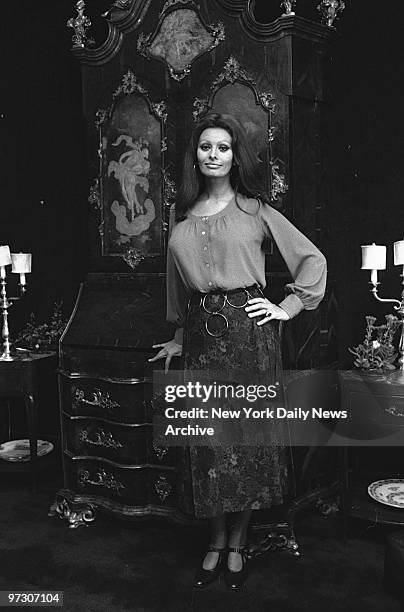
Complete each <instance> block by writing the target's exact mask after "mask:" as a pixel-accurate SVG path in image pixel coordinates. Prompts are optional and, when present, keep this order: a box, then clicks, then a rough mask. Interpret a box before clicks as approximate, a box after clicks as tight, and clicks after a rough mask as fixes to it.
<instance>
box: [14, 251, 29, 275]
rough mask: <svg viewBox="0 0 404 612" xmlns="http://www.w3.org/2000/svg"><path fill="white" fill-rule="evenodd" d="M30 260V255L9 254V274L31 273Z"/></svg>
mask: <svg viewBox="0 0 404 612" xmlns="http://www.w3.org/2000/svg"><path fill="white" fill-rule="evenodd" d="M31 260H32V256H31V253H11V261H12V268H11V272H14V274H20V275H21V274H25V273H26V272H31Z"/></svg>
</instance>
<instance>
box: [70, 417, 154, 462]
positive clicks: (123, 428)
mask: <svg viewBox="0 0 404 612" xmlns="http://www.w3.org/2000/svg"><path fill="white" fill-rule="evenodd" d="M63 423H64V440H65V450H68V451H69V452H70V453H72V454H73V455H81V456H83V455H89V456H93V457H103V458H106V459H110V460H111V461H115V462H117V463H124V464H133V465H136V464H138V463H147V461H148V450H147V447H148V439H149V438H150V436H151V427H150V426H149V425H142V424H140V425H138V426H135V425H118V424H115V423H109V422H108V421H105V420H104V419H91V418H88V417H82V416H67V415H63Z"/></svg>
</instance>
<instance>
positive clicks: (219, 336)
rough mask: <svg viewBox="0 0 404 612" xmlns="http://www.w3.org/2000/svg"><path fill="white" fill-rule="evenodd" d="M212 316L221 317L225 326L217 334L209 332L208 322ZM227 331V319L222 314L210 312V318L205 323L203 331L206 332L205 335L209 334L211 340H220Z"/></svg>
mask: <svg viewBox="0 0 404 612" xmlns="http://www.w3.org/2000/svg"><path fill="white" fill-rule="evenodd" d="M214 316H216V317H222V319H224V320H225V323H226V325H225V326H224V329H222V330H220V331H219V332H217V333H214V332H211V331H210V330H209V321H210V320H211V318H212V317H214ZM228 329H229V321H228V319H227V317H225V316H224V314H221V313H220V312H212V313H211V314H210V316H209V317H208V318H207V319H206V321H205V330H206V333H207V334H209V336H212V337H213V338H221V337H222V336H224V334H225V333H226V332H227V330H228Z"/></svg>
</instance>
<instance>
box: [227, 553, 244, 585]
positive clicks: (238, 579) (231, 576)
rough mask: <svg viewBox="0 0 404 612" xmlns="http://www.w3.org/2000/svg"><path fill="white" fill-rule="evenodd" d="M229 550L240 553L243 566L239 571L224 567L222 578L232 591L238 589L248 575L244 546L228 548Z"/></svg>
mask: <svg viewBox="0 0 404 612" xmlns="http://www.w3.org/2000/svg"><path fill="white" fill-rule="evenodd" d="M227 550H228V551H229V552H235V553H239V554H240V555H241V560H242V562H243V567H242V568H241V570H240V571H239V572H233V571H232V570H231V569H229V568H228V567H226V571H225V574H224V580H225V582H226V584H227V586H228V587H229V589H232V590H233V591H235V590H237V589H239V588H240V587H241V586H242V585H243V584H244V583H245V581H246V580H247V576H248V555H247V549H246V547H245V546H242V547H241V548H228V549H227Z"/></svg>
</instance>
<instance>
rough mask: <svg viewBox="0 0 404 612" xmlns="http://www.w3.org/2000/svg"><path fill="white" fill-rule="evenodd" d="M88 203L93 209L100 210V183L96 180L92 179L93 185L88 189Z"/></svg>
mask: <svg viewBox="0 0 404 612" xmlns="http://www.w3.org/2000/svg"><path fill="white" fill-rule="evenodd" d="M88 203H89V204H91V206H93V207H94V208H97V209H99V210H101V193H100V181H99V179H98V178H95V179H94V181H93V184H92V185H91V187H90V193H89V196H88Z"/></svg>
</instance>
